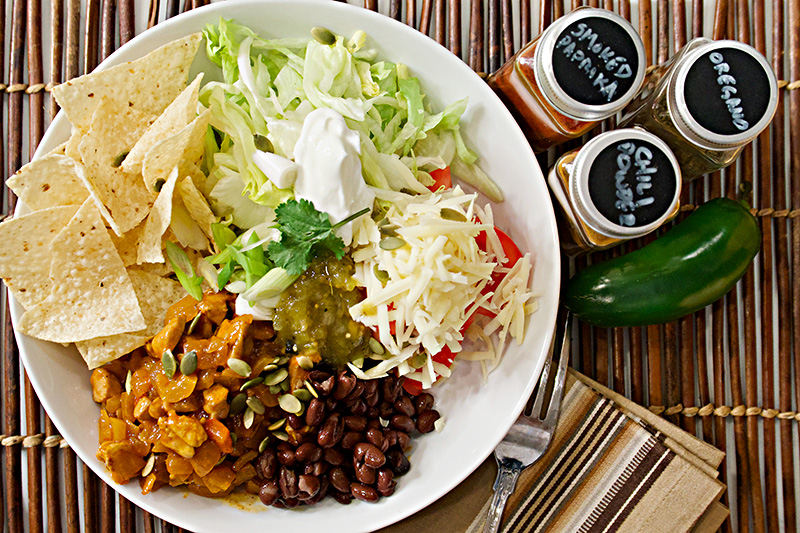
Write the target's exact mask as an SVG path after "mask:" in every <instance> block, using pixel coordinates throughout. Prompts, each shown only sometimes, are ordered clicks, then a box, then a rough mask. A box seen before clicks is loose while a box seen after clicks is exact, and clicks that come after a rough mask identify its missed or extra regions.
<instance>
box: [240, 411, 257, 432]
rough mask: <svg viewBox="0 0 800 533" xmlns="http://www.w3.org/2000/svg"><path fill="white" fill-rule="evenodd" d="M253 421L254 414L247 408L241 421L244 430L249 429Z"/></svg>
mask: <svg viewBox="0 0 800 533" xmlns="http://www.w3.org/2000/svg"><path fill="white" fill-rule="evenodd" d="M255 419H256V414H255V413H254V412H253V410H252V409H250V408H249V407H248V408H247V409H246V410H245V412H244V419H243V420H242V422H243V423H244V428H245V429H250V427H251V426H252V425H253V422H254V421H255Z"/></svg>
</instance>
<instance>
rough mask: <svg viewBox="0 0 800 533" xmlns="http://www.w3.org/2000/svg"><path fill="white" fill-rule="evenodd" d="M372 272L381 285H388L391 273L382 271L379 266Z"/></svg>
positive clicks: (373, 268)
mask: <svg viewBox="0 0 800 533" xmlns="http://www.w3.org/2000/svg"><path fill="white" fill-rule="evenodd" d="M372 272H373V273H374V274H375V279H377V280H378V281H380V282H381V283H386V282H387V281H389V273H388V272H386V271H385V270H381V269H380V268H378V265H375V266H374V267H372Z"/></svg>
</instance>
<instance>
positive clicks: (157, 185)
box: [153, 178, 167, 192]
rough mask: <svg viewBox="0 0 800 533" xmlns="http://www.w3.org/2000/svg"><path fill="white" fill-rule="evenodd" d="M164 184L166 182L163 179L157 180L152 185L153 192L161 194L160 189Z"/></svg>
mask: <svg viewBox="0 0 800 533" xmlns="http://www.w3.org/2000/svg"><path fill="white" fill-rule="evenodd" d="M166 182H167V180H165V179H163V178H158V179H157V180H156V181H155V183H153V190H154V191H156V192H161V188H162V187H163V186H164V184H165V183H166Z"/></svg>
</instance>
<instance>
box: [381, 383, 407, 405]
mask: <svg viewBox="0 0 800 533" xmlns="http://www.w3.org/2000/svg"><path fill="white" fill-rule="evenodd" d="M402 388H403V384H402V382H401V381H400V380H396V379H394V378H393V377H387V378H384V379H383V386H382V387H381V389H382V390H383V401H385V402H389V403H392V402H394V401H395V400H396V399H397V395H398V394H400V390H401V389H402Z"/></svg>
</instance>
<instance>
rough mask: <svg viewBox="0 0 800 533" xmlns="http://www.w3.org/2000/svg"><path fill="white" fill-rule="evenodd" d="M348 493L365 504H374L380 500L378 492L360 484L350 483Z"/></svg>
mask: <svg viewBox="0 0 800 533" xmlns="http://www.w3.org/2000/svg"><path fill="white" fill-rule="evenodd" d="M350 493H351V494H352V495H353V496H354V497H355V498H358V499H359V500H362V501H365V502H376V501H378V500H379V499H380V494H378V491H376V490H375V489H373V488H372V487H368V486H366V485H362V484H361V483H352V484H351V485H350Z"/></svg>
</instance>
